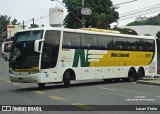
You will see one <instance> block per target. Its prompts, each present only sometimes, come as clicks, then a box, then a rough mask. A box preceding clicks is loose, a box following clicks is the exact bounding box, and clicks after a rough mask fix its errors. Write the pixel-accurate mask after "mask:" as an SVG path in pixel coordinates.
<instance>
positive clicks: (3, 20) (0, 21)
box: [0, 15, 17, 36]
mask: <svg viewBox="0 0 160 114" xmlns="http://www.w3.org/2000/svg"><path fill="white" fill-rule="evenodd" d="M9 24H13V25H15V24H17V19H13V20H11V17H10V16H9V17H8V16H7V15H0V34H1V33H2V29H3V28H5V27H6V26H7V25H9ZM0 36H1V35H0Z"/></svg>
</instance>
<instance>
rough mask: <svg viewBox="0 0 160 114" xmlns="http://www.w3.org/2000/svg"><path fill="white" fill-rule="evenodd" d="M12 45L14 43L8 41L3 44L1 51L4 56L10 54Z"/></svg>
mask: <svg viewBox="0 0 160 114" xmlns="http://www.w3.org/2000/svg"><path fill="white" fill-rule="evenodd" d="M12 43H13V41H8V42H4V43H2V50H1V51H2V54H7V53H9V52H10V50H11V45H12Z"/></svg>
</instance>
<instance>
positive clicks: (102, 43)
mask: <svg viewBox="0 0 160 114" xmlns="http://www.w3.org/2000/svg"><path fill="white" fill-rule="evenodd" d="M98 49H100V50H108V49H112V37H111V36H104V35H99V36H98Z"/></svg>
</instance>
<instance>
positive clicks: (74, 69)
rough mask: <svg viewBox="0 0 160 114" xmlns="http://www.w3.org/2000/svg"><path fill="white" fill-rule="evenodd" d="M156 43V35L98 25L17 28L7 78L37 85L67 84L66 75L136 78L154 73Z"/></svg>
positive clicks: (80, 77)
mask: <svg viewBox="0 0 160 114" xmlns="http://www.w3.org/2000/svg"><path fill="white" fill-rule="evenodd" d="M6 43H7V42H6ZM6 43H4V44H3V46H2V51H3V52H4V48H3V47H4V45H5V44H6ZM156 46H157V45H156V39H155V37H151V36H134V35H124V34H118V33H115V32H113V33H108V32H106V31H105V30H98V29H97V30H96V29H93V30H92V29H88V30H80V29H67V28H39V29H38V28H37V29H30V30H24V31H19V32H18V33H17V34H16V35H15V38H14V40H13V43H12V47H11V51H10V61H9V77H10V80H11V81H12V82H23V83H38V86H39V87H45V84H47V83H59V82H63V83H64V85H65V86H66V87H69V86H70V81H71V80H89V79H92V80H93V79H104V80H107V79H122V78H126V79H128V81H135V80H138V79H142V78H143V77H144V76H147V75H153V74H155V73H156V72H157V47H156Z"/></svg>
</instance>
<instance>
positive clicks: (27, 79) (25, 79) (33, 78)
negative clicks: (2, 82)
mask: <svg viewBox="0 0 160 114" xmlns="http://www.w3.org/2000/svg"><path fill="white" fill-rule="evenodd" d="M9 77H10V80H11V82H21V83H44V82H43V81H42V79H41V78H40V77H41V75H40V74H33V75H27V76H17V75H13V74H10V75H9Z"/></svg>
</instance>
